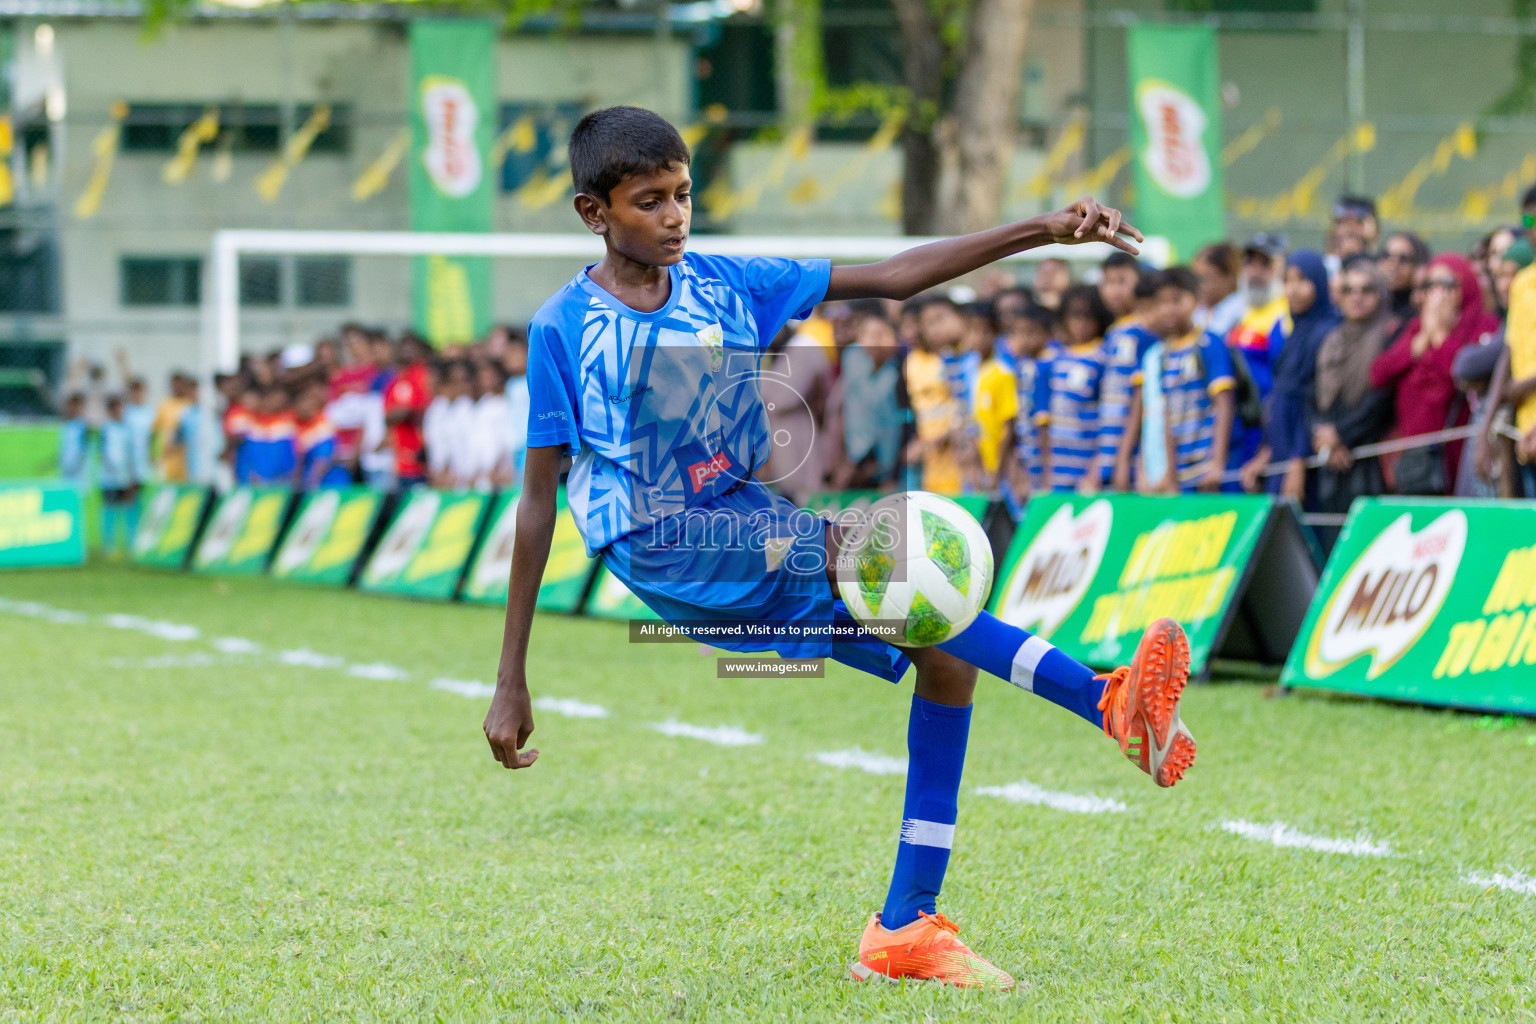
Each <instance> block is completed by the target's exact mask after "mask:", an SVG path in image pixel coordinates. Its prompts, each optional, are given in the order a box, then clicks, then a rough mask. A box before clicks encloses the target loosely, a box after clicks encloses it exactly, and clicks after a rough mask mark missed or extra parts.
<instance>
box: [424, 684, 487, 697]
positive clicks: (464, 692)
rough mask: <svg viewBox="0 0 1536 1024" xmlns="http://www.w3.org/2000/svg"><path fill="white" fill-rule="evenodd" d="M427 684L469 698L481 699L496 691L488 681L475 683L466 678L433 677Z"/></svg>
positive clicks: (435, 688)
mask: <svg viewBox="0 0 1536 1024" xmlns="http://www.w3.org/2000/svg"><path fill="white" fill-rule="evenodd" d="M427 685H429V686H431V687H432V689H434V690H442V691H444V692H445V693H456V694H458V695H459V696H460V697H468V698H470V699H471V700H483V699H485V698H486V697H489V696H492V695H493V694H495V692H496V687H494V686H492V685H491V684H490V683H476V682H472V681H470V680H468V679H434V680H432V682H430V683H428V684H427Z"/></svg>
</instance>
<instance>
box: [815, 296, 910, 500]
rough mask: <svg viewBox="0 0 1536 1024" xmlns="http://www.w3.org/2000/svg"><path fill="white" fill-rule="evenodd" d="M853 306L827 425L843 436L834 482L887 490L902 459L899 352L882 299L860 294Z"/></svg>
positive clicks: (840, 487) (840, 485)
mask: <svg viewBox="0 0 1536 1024" xmlns="http://www.w3.org/2000/svg"><path fill="white" fill-rule="evenodd" d="M863 303H869V305H867V306H866V305H861V304H863ZM849 306H850V311H849V315H848V316H847V317H846V318H845V319H846V320H847V321H849V322H848V323H847V325H846V328H847V329H848V330H849V331H850V333H851V334H852V341H851V342H850V343H849V344H848V346H847V347H846V348H845V349H844V350H843V354H842V372H841V373H839V374H838V378H837V383H836V384H835V385H833V389H832V400H831V401H830V402H829V403H828V409H829V412H830V415H829V417H828V422H827V429H828V430H829V431H832V432H833V433H834V436H836V437H837V438H840V439H841V441H842V445H841V448H840V450H839V451H838V452H837V457H836V461H835V462H834V464H833V469H832V474H831V484H832V487H833V488H835V489H837V490H845V489H847V488H850V487H858V488H875V489H885V488H887V487H890V486H892V485H894V484H895V482H896V475H897V470H898V469H899V460H900V458H901V432H902V419H903V416H902V409H901V395H900V387H901V358H900V356H901V353H900V350H899V349H898V347H897V345H896V332H895V331H894V330H892V328H891V325H890V324H889V323H887V322H886V320H885V318H884V317H883V316H882V315H881V314H880V311H879V306H878V304H876V303H873V302H870V300H862V299H861V300H858V301H857V302H854V303H849Z"/></svg>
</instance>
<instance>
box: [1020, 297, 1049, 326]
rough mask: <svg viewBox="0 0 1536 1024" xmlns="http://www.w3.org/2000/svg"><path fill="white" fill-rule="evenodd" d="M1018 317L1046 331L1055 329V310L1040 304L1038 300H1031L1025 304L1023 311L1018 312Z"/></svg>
mask: <svg viewBox="0 0 1536 1024" xmlns="http://www.w3.org/2000/svg"><path fill="white" fill-rule="evenodd" d="M1018 319H1020V320H1028V321H1029V322H1030V323H1032V324H1035V325H1037V326H1038V327H1040V328H1041V329H1042V330H1044V331H1045V332H1046V333H1050V332H1051V331H1054V330H1055V329H1056V311H1055V310H1054V309H1052V308H1051V307H1049V306H1042V305H1040V303H1038V302H1031V303H1030V304H1029V305H1027V306H1025V307H1024V312H1022V313H1020V314H1019V316H1018Z"/></svg>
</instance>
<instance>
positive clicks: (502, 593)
mask: <svg viewBox="0 0 1536 1024" xmlns="http://www.w3.org/2000/svg"><path fill="white" fill-rule="evenodd" d="M490 524H491V525H490V528H489V529H487V530H486V532H485V540H483V541H481V543H480V550H479V551H478V552H476V554H475V560H474V562H472V563H471V564H470V567H469V575H468V576H467V577H465V580H464V593H463V597H464V600H466V601H481V602H485V603H488V604H505V603H506V600H507V583H508V581H509V579H510V578H511V573H512V544H513V542H514V540H516V537H517V493H516V492H515V491H513V492H507V493H503V494H501V495H498V496H497V498H496V502H495V504H494V505H492V507H491V518H490ZM592 563H593V559H591V558H590V557H588V556H587V546H586V542H585V541H583V540H582V539H581V531H579V530H577V529H576V521H575V520H573V519H572V518H571V515H570V512H569V506H568V505H567V504H566V500H565V491H564V490H561V491H560V492H558V493H557V494H556V496H555V534H554V537H553V538H552V539H551V541H550V545H549V561H547V562H546V563H545V564H544V580H543V582H542V583H540V584H539V597H538V607H539V608H540V609H541V610H543V611H552V612H574V611H576V610H577V608H578V606H580V604H581V598H582V595H583V594H585V593H586V590H587V579H588V578H589V577H590V576H591V575H592Z"/></svg>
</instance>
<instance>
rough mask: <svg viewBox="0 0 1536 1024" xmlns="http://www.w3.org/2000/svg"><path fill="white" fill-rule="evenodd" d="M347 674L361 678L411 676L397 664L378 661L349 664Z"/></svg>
mask: <svg viewBox="0 0 1536 1024" xmlns="http://www.w3.org/2000/svg"><path fill="white" fill-rule="evenodd" d="M347 675H349V676H357V678H359V679H384V680H390V681H399V680H405V679H409V678H411V674H410V673H409V672H407V671H406V670H405V669H403V668H399V667H397V666H395V665H386V664H384V663H383V662H377V663H375V664H372V665H348V666H347Z"/></svg>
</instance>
